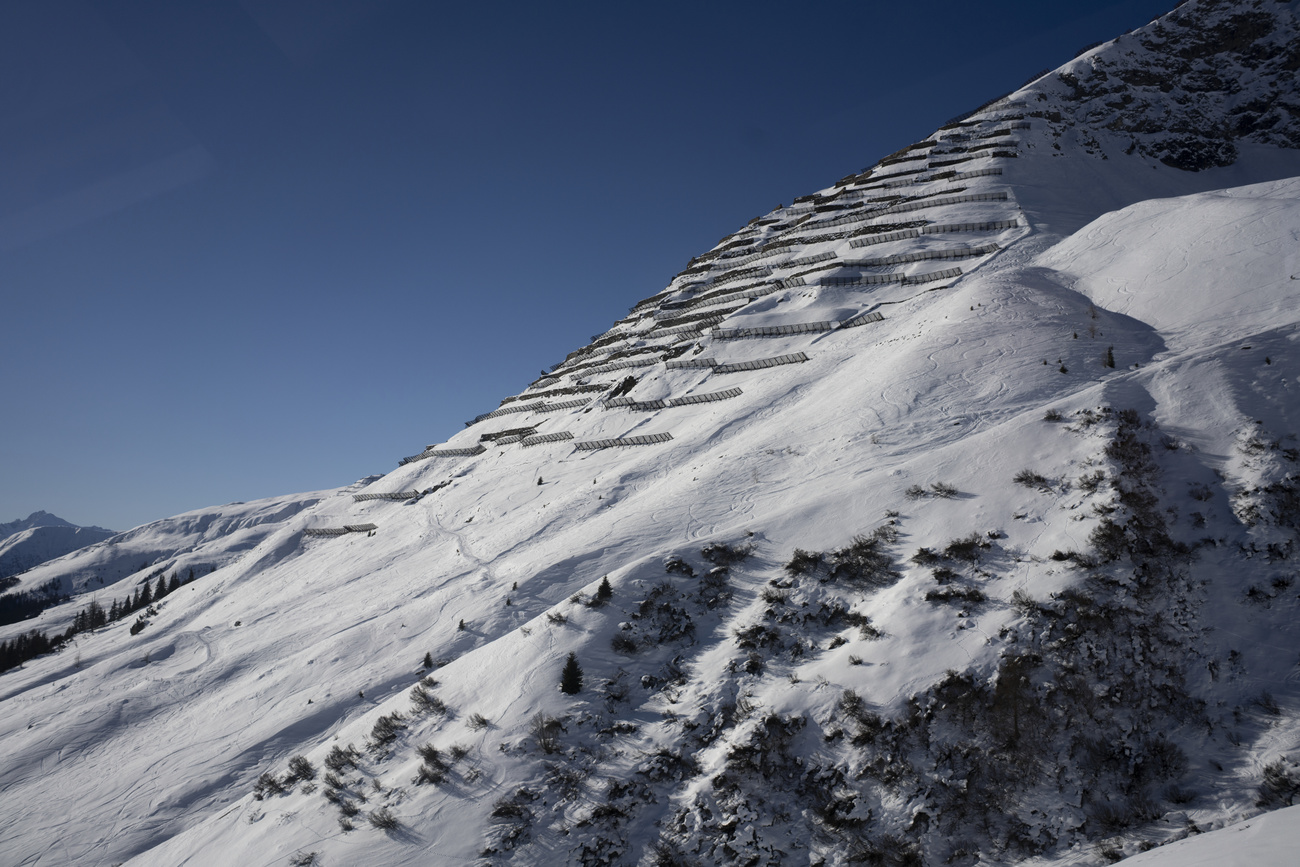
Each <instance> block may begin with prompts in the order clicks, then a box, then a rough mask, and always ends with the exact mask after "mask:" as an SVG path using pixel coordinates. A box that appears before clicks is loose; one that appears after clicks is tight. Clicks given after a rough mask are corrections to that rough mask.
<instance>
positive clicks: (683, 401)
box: [668, 388, 744, 406]
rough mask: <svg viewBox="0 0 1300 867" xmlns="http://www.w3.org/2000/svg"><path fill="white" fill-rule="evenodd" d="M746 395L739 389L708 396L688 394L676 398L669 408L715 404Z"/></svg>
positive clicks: (726, 390)
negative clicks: (696, 404)
mask: <svg viewBox="0 0 1300 867" xmlns="http://www.w3.org/2000/svg"><path fill="white" fill-rule="evenodd" d="M742 394H744V392H743V391H741V390H740V389H739V388H728V389H724V390H723V391H711V392H709V393H708V394H688V395H684V396H682V397H674V398H672V399H671V400H669V401H668V405H669V406H689V405H691V404H693V403H713V402H714V401H717V400H727V399H729V398H733V397H740V395H742Z"/></svg>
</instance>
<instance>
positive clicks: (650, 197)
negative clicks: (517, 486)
mask: <svg viewBox="0 0 1300 867" xmlns="http://www.w3.org/2000/svg"><path fill="white" fill-rule="evenodd" d="M1172 5H1173V2H1172V0H1120V2H1113V3H1108V2H1105V0H1101V2H1087V3H1043V2H1041V0H1035V2H1019V0H1017V2H1009V0H1008V2H999V0H987V2H983V3H971V2H969V0H963V2H955V0H931V2H927V3H923V4H922V3H898V2H888V3H886V2H857V3H841V2H812V3H805V4H794V3H790V2H788V0H785V2H779V3H772V2H746V3H717V4H700V3H681V4H679V3H655V4H643V5H635V6H634V5H632V4H618V3H608V2H606V3H532V4H523V3H481V2H480V3H434V2H420V0H242V2H240V0H184V2H176V0H104V2H90V0H41V2H35V0H33V2H13V3H6V4H4V5H3V6H0V302H2V304H0V323H3V342H2V343H0V382H3V384H4V400H3V403H2V404H0V406H2V407H3V408H2V409H0V418H2V419H3V423H2V424H0V522H2V521H8V520H13V519H14V518H17V517H21V516H25V515H26V514H27V513H28V512H30V511H33V510H36V509H46V510H48V511H51V512H54V513H56V514H58V515H60V516H62V517H64V518H67V519H68V520H71V521H73V522H75V523H78V524H99V525H102V526H107V527H112V528H114V529H127V528H129V527H131V526H134V525H136V524H139V523H143V522H146V521H150V520H154V519H156V518H161V517H165V516H168V515H172V514H175V513H177V512H181V511H185V510H188V509H193V508H198V507H201V506H207V505H213V504H217V503H222V502H229V501H232V500H251V499H255V498H258V497H264V496H270V495H273V494H281V493H290V492H294V491H301V490H312V489H317V488H327V487H335V486H338V485H342V484H346V483H349V482H351V481H354V480H355V479H357V478H359V477H361V476H364V475H368V474H370V473H375V472H385V471H387V470H389V469H391V468H393V467H394V466H396V462H397V460H398V459H399V458H400V457H402V456H403V455H408V454H412V453H415V452H417V451H419V450H420V449H421V448H423V447H424V446H425V445H426V444H429V443H434V442H439V441H441V440H443V439H445V438H446V437H448V436H450V435H451V434H453V433H455V432H456V431H457V430H460V429H461V428H462V426H463V423H464V422H465V421H466V420H468V419H470V418H472V417H473V416H475V415H477V414H478V413H480V412H485V411H487V410H490V409H493V408H495V406H496V404H497V402H498V401H499V400H500V398H502V397H504V396H506V395H508V394H513V393H516V392H518V391H519V390H520V389H521V388H523V387H524V386H525V385H526V384H527V383H528V382H529V381H531V380H532V379H534V378H535V377H536V376H537V374H538V373H539V371H540V370H541V368H543V367H547V366H549V365H551V364H553V363H555V362H557V361H559V360H561V359H562V358H563V357H564V356H565V354H566V353H568V352H569V351H571V350H573V349H575V348H577V347H578V346H580V345H582V344H584V343H585V342H587V340H588V339H589V338H590V337H591V335H593V334H597V333H599V332H601V331H604V330H605V329H606V328H608V327H609V325H610V324H611V323H612V322H613V320H615V319H617V318H619V317H621V316H622V315H624V314H625V312H626V310H627V308H628V307H629V306H630V305H631V304H633V303H634V302H635V301H637V300H639V299H640V298H643V297H645V296H647V295H651V294H653V293H655V292H657V291H659V290H660V289H662V288H663V287H664V286H665V285H666V284H667V282H668V280H669V279H671V277H672V276H673V275H674V274H675V273H676V272H677V271H679V270H680V269H681V268H683V267H685V265H686V262H687V260H688V259H689V258H690V257H691V256H693V255H695V254H697V253H700V252H703V251H704V250H706V249H708V248H709V247H711V246H712V245H713V244H714V243H715V242H716V241H717V240H718V239H719V238H720V237H722V236H723V235H725V234H727V233H729V232H731V231H733V230H735V229H737V228H739V227H740V226H741V225H743V224H744V223H745V222H746V221H748V220H749V219H750V218H752V217H754V216H757V215H759V214H761V213H764V212H766V211H768V210H769V209H771V208H772V207H774V206H775V205H777V204H778V203H782V202H785V203H788V202H789V201H790V199H792V198H793V197H795V196H798V195H803V194H805V193H808V192H811V191H813V190H815V189H818V188H821V187H824V186H827V185H829V184H831V183H833V182H834V181H835V180H836V179H838V178H840V177H841V176H843V175H845V174H848V173H849V172H853V171H857V170H859V169H861V168H862V167H864V166H866V165H869V164H871V163H873V162H875V161H876V160H877V159H879V158H880V157H882V156H884V155H886V154H888V153H890V152H892V151H894V150H896V149H898V148H899V147H901V146H903V145H906V144H909V143H911V142H913V141H915V140H917V139H919V138H922V137H924V136H926V135H928V134H929V133H930V132H931V131H932V130H933V129H935V128H936V127H937V126H939V125H941V124H942V123H944V122H945V121H946V120H948V119H949V118H951V117H953V116H954V115H958V114H961V113H964V112H965V111H968V110H969V109H972V108H974V107H975V106H977V105H979V104H980V103H982V102H984V101H985V100H987V99H990V98H992V97H994V96H998V95H1000V94H1001V93H1003V92H1005V91H1008V90H1011V89H1013V88H1015V87H1017V86H1019V85H1020V84H1021V83H1023V82H1024V81H1025V80H1026V79H1027V78H1028V77H1029V76H1030V75H1032V74H1033V73H1035V72H1037V71H1039V70H1040V69H1042V68H1044V67H1055V66H1057V65H1059V64H1061V63H1063V62H1065V61H1067V60H1069V59H1070V58H1071V57H1072V56H1073V55H1074V53H1075V51H1076V50H1077V49H1079V48H1080V47H1082V46H1084V45H1086V44H1088V43H1091V42H1095V41H1098V40H1102V39H1107V38H1110V37H1113V36H1116V35H1118V34H1119V33H1121V32H1123V31H1125V30H1128V29H1131V28H1132V27H1135V26H1138V25H1141V24H1144V23H1146V22H1147V21H1148V20H1150V19H1151V18H1152V17H1153V16H1154V15H1157V14H1162V13H1163V12H1165V11H1168V9H1169V8H1170V7H1171V6H1172Z"/></svg>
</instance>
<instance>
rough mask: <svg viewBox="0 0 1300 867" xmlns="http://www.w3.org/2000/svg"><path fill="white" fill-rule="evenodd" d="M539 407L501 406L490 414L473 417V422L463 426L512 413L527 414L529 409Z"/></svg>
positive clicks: (533, 405)
mask: <svg viewBox="0 0 1300 867" xmlns="http://www.w3.org/2000/svg"><path fill="white" fill-rule="evenodd" d="M530 398H531V395H530ZM539 406H541V404H540V403H530V404H528V405H527V406H515V405H514V404H511V405H510V406H503V407H501V408H500V409H494V410H492V412H485V413H483V414H482V415H476V416H474V420H473V421H468V422H466V423H465V426H466V427H469V426H470V425H472V424H478V423H479V422H481V421H487V420H488V419H490V418H496V417H498V416H502V415H509V414H510V413H512V412H528V411H529V410H530V409H536V408H537V407H539Z"/></svg>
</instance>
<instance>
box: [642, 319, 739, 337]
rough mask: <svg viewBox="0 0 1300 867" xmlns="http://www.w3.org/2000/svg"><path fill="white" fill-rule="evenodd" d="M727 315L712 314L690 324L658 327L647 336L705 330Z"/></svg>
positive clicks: (665, 335)
mask: <svg viewBox="0 0 1300 867" xmlns="http://www.w3.org/2000/svg"><path fill="white" fill-rule="evenodd" d="M726 318H727V317H725V316H710V317H709V318H708V319H701V320H700V321H699V322H692V323H691V324H689V325H678V326H677V327H675V328H656V329H654V330H652V331H650V332H648V333H647V334H646V336H647V337H667V336H668V335H670V334H684V333H686V332H687V331H703V330H704V329H705V328H708V327H709V326H710V325H717V324H718V323H719V322H721V321H722V320H723V319H726Z"/></svg>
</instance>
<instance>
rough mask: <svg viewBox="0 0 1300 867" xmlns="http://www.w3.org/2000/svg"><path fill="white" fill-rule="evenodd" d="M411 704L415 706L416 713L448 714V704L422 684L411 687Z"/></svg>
mask: <svg viewBox="0 0 1300 867" xmlns="http://www.w3.org/2000/svg"><path fill="white" fill-rule="evenodd" d="M411 704H413V705H414V706H415V711H416V713H436V714H445V713H446V712H447V704H446V702H444V701H443V700H442V699H440V698H438V697H437V696H436V695H434V694H433V693H431V692H429V690H428V689H426V688H425V687H424V686H423V685H422V684H416V685H415V686H413V687H411Z"/></svg>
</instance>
